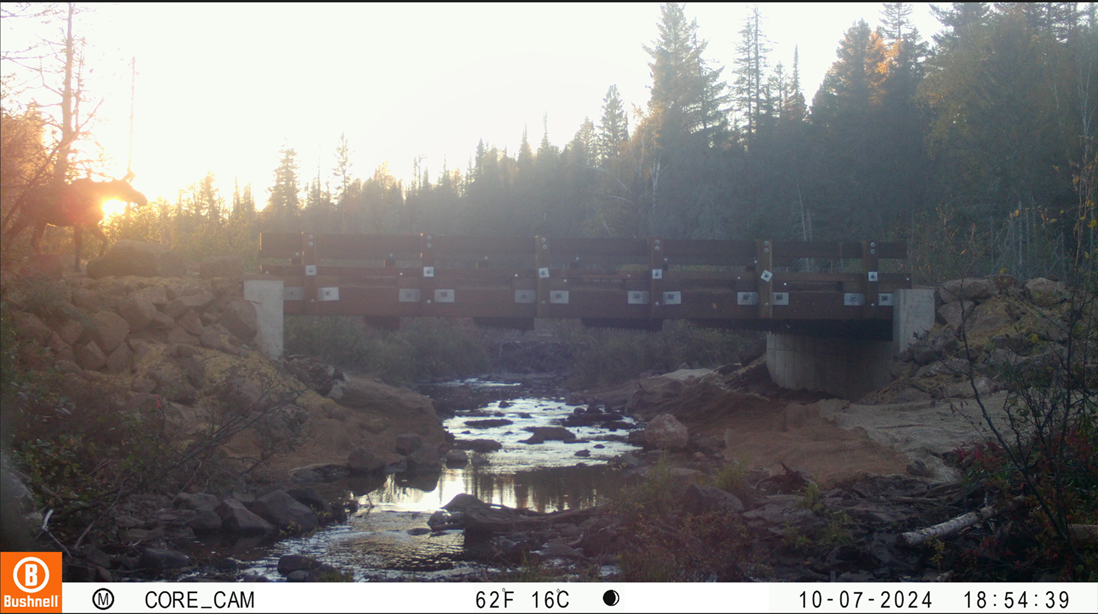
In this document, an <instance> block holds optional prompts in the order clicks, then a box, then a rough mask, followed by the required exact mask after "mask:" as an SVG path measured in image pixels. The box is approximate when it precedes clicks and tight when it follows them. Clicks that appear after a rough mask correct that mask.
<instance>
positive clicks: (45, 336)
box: [14, 311, 54, 346]
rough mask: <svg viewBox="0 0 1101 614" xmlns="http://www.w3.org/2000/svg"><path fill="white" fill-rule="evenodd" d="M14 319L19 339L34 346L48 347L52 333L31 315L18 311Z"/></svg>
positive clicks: (39, 319)
mask: <svg viewBox="0 0 1101 614" xmlns="http://www.w3.org/2000/svg"><path fill="white" fill-rule="evenodd" d="M14 319H15V331H16V334H18V335H19V337H20V338H21V339H26V340H28V341H31V342H33V343H34V344H35V345H40V346H44V345H48V344H49V343H50V340H51V339H52V338H53V336H54V331H53V330H51V329H50V327H49V326H46V323H45V322H43V321H42V319H41V318H39V317H38V316H36V315H34V314H33V313H27V312H24V311H19V312H16V313H15V318H14Z"/></svg>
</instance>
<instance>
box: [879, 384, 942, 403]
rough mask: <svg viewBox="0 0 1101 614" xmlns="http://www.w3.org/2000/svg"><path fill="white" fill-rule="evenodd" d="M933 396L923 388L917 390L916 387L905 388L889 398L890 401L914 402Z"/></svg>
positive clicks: (926, 399)
mask: <svg viewBox="0 0 1101 614" xmlns="http://www.w3.org/2000/svg"><path fill="white" fill-rule="evenodd" d="M932 398H933V397H932V396H931V395H930V394H929V393H928V392H925V391H924V390H918V389H917V388H907V389H906V390H903V391H902V392H900V393H899V394H897V395H896V396H895V398H893V399H891V400H890V401H889V402H890V403H916V402H919V401H928V400H929V399H932Z"/></svg>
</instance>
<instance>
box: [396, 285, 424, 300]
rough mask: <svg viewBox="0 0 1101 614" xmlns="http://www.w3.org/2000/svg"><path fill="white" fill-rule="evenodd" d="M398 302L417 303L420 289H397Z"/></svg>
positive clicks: (419, 298) (419, 297)
mask: <svg viewBox="0 0 1101 614" xmlns="http://www.w3.org/2000/svg"><path fill="white" fill-rule="evenodd" d="M398 302H399V303H419V302H421V290H420V288H402V289H400V290H398Z"/></svg>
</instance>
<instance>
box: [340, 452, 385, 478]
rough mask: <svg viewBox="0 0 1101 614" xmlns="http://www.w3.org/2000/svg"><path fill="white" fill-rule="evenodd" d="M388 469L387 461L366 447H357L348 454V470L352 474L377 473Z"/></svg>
mask: <svg viewBox="0 0 1101 614" xmlns="http://www.w3.org/2000/svg"><path fill="white" fill-rule="evenodd" d="M385 467H386V460H385V459H382V458H380V457H379V456H378V455H376V454H375V453H374V452H372V451H371V450H369V449H367V448H366V447H364V446H356V447H354V448H352V451H351V452H349V453H348V470H349V471H351V472H352V473H375V472H377V471H382V470H383V469H384V468H385Z"/></svg>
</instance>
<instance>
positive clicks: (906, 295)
mask: <svg viewBox="0 0 1101 614" xmlns="http://www.w3.org/2000/svg"><path fill="white" fill-rule="evenodd" d="M934 307H935V303H934V299H933V291H932V290H930V289H917V290H896V291H895V292H894V326H893V333H892V339H891V340H890V341H868V340H858V339H839V338H821V337H813V336H808V335H786V334H777V333H769V335H768V346H767V348H768V349H767V351H766V362H767V363H768V372H769V375H770V376H771V377H772V381H773V382H775V383H776V384H777V385H779V386H782V387H784V388H790V389H792V390H800V389H807V390H813V391H817V392H826V393H829V394H833V395H836V396H839V397H843V398H846V399H851V400H856V399H859V398H860V397H862V396H864V395H866V394H868V393H869V392H871V391H873V390H875V389H877V388H881V387H883V386H885V385H886V384H887V383H889V382H890V381H891V363H892V361H893V360H894V359H895V357H897V356H898V355H899V354H901V353H902V352H903V351H905V350H906V349H907V348H909V347H910V346H911V345H912V344H913V343H914V342H915V341H916V340H917V338H916V336H915V335H921V334H923V333H924V332H925V331H927V330H929V329H930V328H932V326H933V323H934V321H935V319H934V318H935V311H934Z"/></svg>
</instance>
